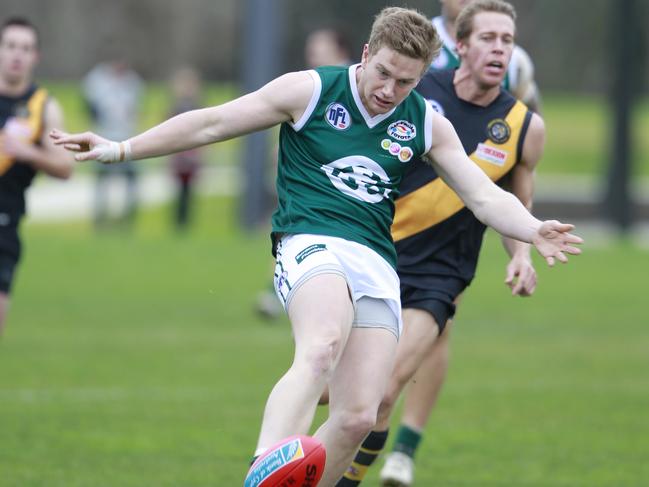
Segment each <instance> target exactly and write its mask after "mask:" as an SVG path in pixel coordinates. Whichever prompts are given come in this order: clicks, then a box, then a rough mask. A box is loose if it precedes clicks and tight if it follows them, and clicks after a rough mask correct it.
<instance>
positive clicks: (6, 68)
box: [0, 25, 38, 83]
mask: <svg viewBox="0 0 649 487" xmlns="http://www.w3.org/2000/svg"><path fill="white" fill-rule="evenodd" d="M37 61H38V47H37V39H36V33H35V32H34V31H33V30H32V29H30V28H28V27H23V26H18V25H11V26H9V27H6V28H5V30H4V32H3V33H2V37H1V38H0V76H2V77H3V78H4V79H5V80H6V81H7V82H8V83H18V82H21V81H23V80H25V79H26V78H29V77H30V76H31V74H32V71H33V69H34V66H35V65H36V63H37Z"/></svg>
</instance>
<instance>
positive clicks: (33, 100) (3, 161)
mask: <svg viewBox="0 0 649 487" xmlns="http://www.w3.org/2000/svg"><path fill="white" fill-rule="evenodd" d="M46 101H47V90H45V89H43V88H38V89H37V90H36V91H35V92H34V93H33V94H32V96H31V97H30V98H29V100H28V101H27V111H28V113H29V115H28V117H27V118H20V122H22V123H23V124H25V125H27V127H28V128H29V135H28V137H27V141H28V142H29V143H30V144H35V143H36V142H38V141H39V140H40V138H41V136H42V132H43V111H44V110H45V102H46ZM13 163H14V159H13V157H10V156H8V155H6V154H1V153H0V176H2V175H3V174H4V173H5V172H7V171H8V170H9V168H10V167H11V166H12V165H13Z"/></svg>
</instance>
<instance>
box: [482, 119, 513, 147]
mask: <svg viewBox="0 0 649 487" xmlns="http://www.w3.org/2000/svg"><path fill="white" fill-rule="evenodd" d="M511 134H512V129H511V128H510V127H509V124H508V123H507V122H506V121H505V120H503V119H502V118H495V119H494V120H492V121H491V122H489V124H488V125H487V137H489V140H491V141H492V142H495V143H496V144H504V143H505V142H507V141H508V140H509V137H510V136H511Z"/></svg>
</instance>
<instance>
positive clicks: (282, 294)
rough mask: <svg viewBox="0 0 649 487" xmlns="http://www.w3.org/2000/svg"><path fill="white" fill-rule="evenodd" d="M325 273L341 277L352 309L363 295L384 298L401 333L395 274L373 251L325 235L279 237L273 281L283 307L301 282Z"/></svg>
mask: <svg viewBox="0 0 649 487" xmlns="http://www.w3.org/2000/svg"><path fill="white" fill-rule="evenodd" d="M325 273H326V274H339V275H340V276H342V277H343V278H344V279H345V281H346V282H347V286H348V287H349V292H350V295H351V297H352V303H353V305H354V308H355V309H356V303H357V302H358V300H359V299H360V298H362V297H364V296H367V297H371V298H376V299H380V300H383V301H385V303H386V304H387V305H388V307H389V308H390V310H391V311H392V313H394V316H395V317H396V321H397V323H398V330H397V332H398V335H400V334H401V330H402V328H403V325H402V321H401V298H400V291H399V277H398V276H397V273H396V271H395V270H394V268H393V267H392V266H391V265H390V264H388V262H387V261H386V260H385V259H384V258H383V257H381V256H380V255H379V254H378V253H377V252H375V251H374V250H372V249H370V248H369V247H367V246H365V245H362V244H359V243H356V242H351V241H349V240H345V239H342V238H338V237H329V236H326V235H311V234H297V235H285V236H283V237H282V238H281V239H280V241H279V242H278V244H277V263H276V266H275V278H274V283H275V292H276V293H277V296H278V297H279V299H280V301H281V302H282V304H283V305H284V308H285V309H288V306H289V304H290V303H291V299H292V298H293V296H294V295H295V291H296V290H297V289H299V287H300V286H301V285H302V284H304V283H305V282H306V281H307V280H308V279H309V278H311V277H313V276H316V275H318V274H325ZM360 326H362V325H360Z"/></svg>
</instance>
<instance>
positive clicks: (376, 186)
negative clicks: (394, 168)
mask: <svg viewBox="0 0 649 487" xmlns="http://www.w3.org/2000/svg"><path fill="white" fill-rule="evenodd" d="M320 169H322V170H323V171H324V172H325V174H326V175H327V176H328V177H329V180H330V181H331V183H332V184H333V185H334V186H335V187H336V189H338V190H339V191H341V192H342V193H344V194H346V195H347V196H351V197H352V198H355V199H357V200H360V201H365V202H366V203H380V202H381V201H383V199H387V198H388V197H389V195H390V193H391V192H392V189H393V188H392V182H391V181H390V177H389V176H388V174H387V173H386V172H385V169H383V168H382V167H381V166H380V165H379V164H378V163H377V162H375V161H373V160H372V159H370V158H369V157H365V156H348V157H343V158H342V159H337V160H335V161H333V162H330V163H329V164H325V165H323V166H321V167H320Z"/></svg>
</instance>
